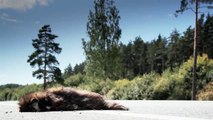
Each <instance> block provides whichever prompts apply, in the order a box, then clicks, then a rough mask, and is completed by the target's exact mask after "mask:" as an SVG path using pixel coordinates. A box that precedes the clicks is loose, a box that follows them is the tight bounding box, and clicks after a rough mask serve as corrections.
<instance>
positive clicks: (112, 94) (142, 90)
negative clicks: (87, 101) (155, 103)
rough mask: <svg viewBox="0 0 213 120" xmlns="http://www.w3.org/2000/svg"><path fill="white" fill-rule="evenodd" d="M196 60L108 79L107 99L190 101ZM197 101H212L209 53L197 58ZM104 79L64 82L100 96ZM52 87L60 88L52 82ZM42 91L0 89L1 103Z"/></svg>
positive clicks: (11, 86) (81, 77) (31, 87)
mask: <svg viewBox="0 0 213 120" xmlns="http://www.w3.org/2000/svg"><path fill="white" fill-rule="evenodd" d="M192 65H193V59H192V58H190V59H189V60H188V61H186V62H184V63H183V64H181V65H180V67H176V68H174V69H173V71H171V70H170V69H166V70H165V71H164V72H163V73H162V74H159V73H156V72H151V73H148V74H144V75H141V76H136V77H134V78H133V79H119V80H109V79H108V80H107V84H108V87H107V97H108V98H109V99H116V100H118V99H119V100H120V99H123V100H144V99H145V100H190V98H191V78H192ZM197 70H198V72H197V77H198V80H197V85H198V94H197V99H198V100H213V91H212V89H213V88H212V86H213V78H212V75H213V60H212V59H209V58H208V56H207V55H206V54H203V55H202V56H198V64H197ZM104 84H105V81H104V80H100V79H95V78H90V77H88V76H86V75H85V74H82V73H78V74H75V75H71V76H70V77H68V78H66V79H65V81H64V86H69V87H74V88H78V89H85V90H89V91H93V92H97V93H100V94H103V93H104ZM50 86H60V85H59V84H56V83H52V84H51V85H50ZM40 90H42V85H37V84H31V85H24V86H22V85H16V84H8V85H3V86H0V91H1V92H0V100H1V101H5V100H17V99H19V98H20V97H21V96H22V95H24V94H26V93H29V92H33V91H40Z"/></svg>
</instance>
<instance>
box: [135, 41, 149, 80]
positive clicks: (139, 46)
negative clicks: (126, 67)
mask: <svg viewBox="0 0 213 120" xmlns="http://www.w3.org/2000/svg"><path fill="white" fill-rule="evenodd" d="M133 53H134V56H135V57H134V58H135V62H134V64H135V65H134V73H135V76H136V75H142V74H143V73H145V67H146V66H145V65H146V44H145V43H144V41H143V40H142V38H141V37H136V38H135V41H134V46H133Z"/></svg>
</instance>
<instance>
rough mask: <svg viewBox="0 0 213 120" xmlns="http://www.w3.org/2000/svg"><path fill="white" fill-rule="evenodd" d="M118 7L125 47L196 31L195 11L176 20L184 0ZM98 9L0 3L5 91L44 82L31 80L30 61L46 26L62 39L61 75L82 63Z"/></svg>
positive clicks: (66, 1)
mask: <svg viewBox="0 0 213 120" xmlns="http://www.w3.org/2000/svg"><path fill="white" fill-rule="evenodd" d="M115 5H116V7H117V9H118V10H119V15H120V16H121V20H120V28H121V29H122V35H121V39H120V41H121V42H122V43H124V44H127V43H128V42H130V41H133V40H134V39H135V37H137V36H140V37H141V38H142V39H143V40H144V41H151V40H153V39H155V38H157V36H158V35H159V34H161V35H162V36H163V37H169V35H170V33H171V32H172V31H173V30H174V29H177V30H178V31H179V32H180V33H182V32H183V31H185V30H186V28H188V27H189V26H190V25H191V26H192V27H193V26H194V14H193V13H192V12H191V11H187V12H185V13H184V14H182V15H179V16H178V17H177V18H176V17H175V16H174V13H175V11H176V10H177V9H178V8H179V6H180V0H115ZM93 9H94V5H93V0H0V85H3V84H8V83H15V84H22V85H25V84H32V83H42V82H43V81H42V80H37V79H35V78H33V77H32V71H34V70H36V68H32V67H31V66H30V65H29V63H27V59H28V56H29V55H30V54H31V53H32V52H33V51H34V48H33V47H32V39H35V38H37V34H38V30H39V29H40V28H41V27H42V26H43V25H46V24H49V25H50V27H51V29H52V33H53V34H55V35H57V36H59V37H58V38H57V39H55V41H56V42H57V43H60V47H61V48H62V52H61V54H59V55H56V58H57V59H58V61H59V62H60V65H59V67H60V69H61V70H62V71H63V70H64V69H65V68H66V67H67V66H68V64H71V65H72V66H74V65H75V64H79V63H82V62H83V61H84V60H85V55H84V51H83V49H82V41H81V40H82V38H85V39H86V40H89V38H88V35H87V33H86V24H87V21H88V14H89V10H93Z"/></svg>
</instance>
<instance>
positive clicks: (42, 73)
mask: <svg viewBox="0 0 213 120" xmlns="http://www.w3.org/2000/svg"><path fill="white" fill-rule="evenodd" d="M51 32H52V31H51V28H50V25H44V26H43V27H42V28H41V29H40V30H39V33H38V38H36V39H33V40H32V42H33V43H32V46H33V47H34V48H35V51H34V52H33V53H32V54H31V55H30V56H29V58H28V60H27V62H28V63H30V65H31V66H32V67H34V66H37V67H38V69H37V70H36V71H34V72H33V77H36V78H37V79H42V78H43V79H44V85H43V87H44V89H46V84H47V80H54V79H55V80H56V81H57V80H59V78H61V71H60V69H59V68H57V67H56V66H57V65H59V62H58V60H57V59H56V57H55V56H54V54H60V53H61V50H62V48H60V47H59V43H55V41H54V40H55V38H57V37H58V36H56V35H54V34H51ZM59 81H61V79H60V80H59Z"/></svg>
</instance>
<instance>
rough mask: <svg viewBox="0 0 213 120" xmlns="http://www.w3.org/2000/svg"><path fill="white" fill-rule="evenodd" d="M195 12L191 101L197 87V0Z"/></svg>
mask: <svg viewBox="0 0 213 120" xmlns="http://www.w3.org/2000/svg"><path fill="white" fill-rule="evenodd" d="M195 4H196V6H195V7H196V10H195V30H194V53H193V57H194V65H193V79H192V100H196V93H197V90H196V87H197V84H196V83H197V78H196V68H197V41H198V0H196V1H195Z"/></svg>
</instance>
